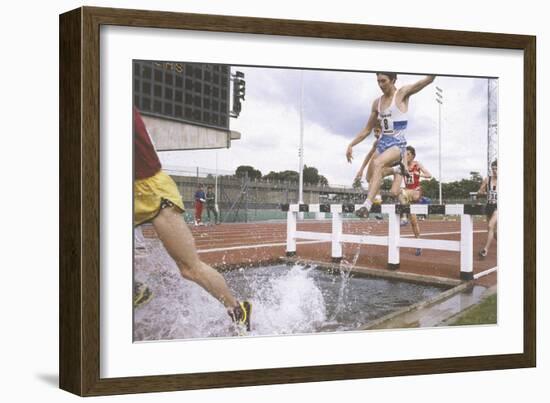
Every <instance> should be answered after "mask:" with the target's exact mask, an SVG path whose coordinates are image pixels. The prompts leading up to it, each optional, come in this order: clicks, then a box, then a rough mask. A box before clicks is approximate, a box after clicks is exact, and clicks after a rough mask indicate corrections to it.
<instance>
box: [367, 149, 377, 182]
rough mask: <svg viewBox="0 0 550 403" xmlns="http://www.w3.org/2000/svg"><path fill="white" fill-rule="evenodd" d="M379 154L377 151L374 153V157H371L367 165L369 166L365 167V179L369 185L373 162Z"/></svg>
mask: <svg viewBox="0 0 550 403" xmlns="http://www.w3.org/2000/svg"><path fill="white" fill-rule="evenodd" d="M379 155H380V154H378V151H375V152H374V155H373V156H372V159H371V161H370V163H369V165H368V166H367V176H366V179H367V182H368V183H370V180H371V178H372V172H373V171H374V164H373V162H374V161H375V160H376V159H377V158H378V157H379Z"/></svg>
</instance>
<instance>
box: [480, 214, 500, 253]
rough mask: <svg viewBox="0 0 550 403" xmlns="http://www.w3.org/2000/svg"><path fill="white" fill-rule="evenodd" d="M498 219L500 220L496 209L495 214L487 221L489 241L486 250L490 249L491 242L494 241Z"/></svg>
mask: <svg viewBox="0 0 550 403" xmlns="http://www.w3.org/2000/svg"><path fill="white" fill-rule="evenodd" d="M497 221H498V210H495V211H494V212H493V215H492V216H491V219H490V220H489V222H488V223H487V229H488V230H489V232H488V233H487V242H486V243H485V247H484V248H483V249H485V251H487V252H488V251H489V248H490V247H491V243H492V242H493V238H494V237H495V232H496V230H497Z"/></svg>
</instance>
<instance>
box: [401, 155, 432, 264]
mask: <svg viewBox="0 0 550 403" xmlns="http://www.w3.org/2000/svg"><path fill="white" fill-rule="evenodd" d="M415 158H416V150H415V149H414V147H413V146H407V164H408V170H409V176H408V177H405V178H404V181H405V189H403V190H402V191H401V195H400V196H399V201H400V203H402V204H411V203H417V202H418V201H419V200H420V198H421V197H422V185H421V184H420V178H426V179H429V178H431V177H432V174H431V173H430V172H429V171H428V170H427V169H426V168H424V166H423V165H422V164H421V163H420V162H418V161H415ZM401 225H407V221H406V218H405V220H404V221H402V222H401ZM411 226H412V229H413V232H414V237H415V238H420V227H419V226H418V219H417V218H416V214H411ZM421 253H422V250H421V249H420V248H417V249H416V252H415V254H416V256H420V254H421Z"/></svg>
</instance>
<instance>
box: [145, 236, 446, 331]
mask: <svg viewBox="0 0 550 403" xmlns="http://www.w3.org/2000/svg"><path fill="white" fill-rule="evenodd" d="M350 267H351V265H350ZM342 273H344V274H342ZM134 276H135V279H136V280H137V281H141V282H144V283H146V284H147V285H148V286H149V288H151V290H152V291H153V294H154V296H153V299H152V300H151V301H150V302H148V303H147V304H145V305H144V306H142V307H139V308H137V309H135V310H134V340H135V341H145V340H174V339H189V338H206V337H228V336H235V335H237V331H236V328H235V326H234V325H233V324H232V322H231V320H230V318H229V316H228V315H227V312H226V310H225V308H224V307H223V306H222V304H220V303H219V302H218V301H217V300H216V299H215V298H213V297H212V296H210V295H209V294H208V293H207V292H206V291H204V290H203V289H202V288H201V287H199V286H198V285H196V284H195V283H193V282H190V281H187V280H185V279H183V278H182V277H181V275H180V274H179V271H178V269H177V268H176V266H175V264H174V262H173V261H172V259H171V258H170V257H169V256H168V255H167V253H166V252H165V251H164V248H162V246H161V245H160V243H159V242H158V241H156V242H155V241H148V245H147V248H146V252H141V253H139V254H138V253H137V252H136V255H135V271H134ZM223 276H224V277H225V279H226V281H227V283H228V285H229V288H230V289H231V290H232V291H233V292H234V294H235V296H236V298H237V299H239V300H244V299H246V300H249V301H251V303H252V315H251V318H252V331H251V332H250V333H249V335H252V336H258V335H284V334H298V333H315V332H325V331H341V330H352V329H357V328H358V327H360V326H362V325H364V324H366V323H367V322H369V321H370V320H372V319H376V318H377V317H380V316H382V315H385V314H387V313H389V312H392V311H393V310H395V309H398V308H401V307H403V306H407V305H410V304H412V303H415V302H418V301H421V300H424V299H426V298H430V297H432V296H434V295H435V294H437V293H439V292H441V289H440V288H437V287H427V286H421V285H417V284H410V283H402V282H394V281H388V280H383V279H374V278H361V277H356V276H353V275H351V272H350V270H342V271H341V274H340V275H334V274H331V273H329V272H327V271H325V270H321V269H318V268H315V267H304V266H300V265H294V266H292V267H289V266H286V265H275V266H269V267H254V268H241V269H238V270H232V271H228V272H224V273H223Z"/></svg>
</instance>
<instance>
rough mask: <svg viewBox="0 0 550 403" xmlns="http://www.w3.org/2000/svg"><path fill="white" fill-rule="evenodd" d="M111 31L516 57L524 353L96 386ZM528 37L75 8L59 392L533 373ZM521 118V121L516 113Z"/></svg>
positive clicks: (67, 40) (66, 83) (65, 135)
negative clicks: (105, 60) (105, 56)
mask: <svg viewBox="0 0 550 403" xmlns="http://www.w3.org/2000/svg"><path fill="white" fill-rule="evenodd" d="M102 25H117V26H130V27H143V28H145V27H147V28H169V29H185V30H198V31H212V32H220V33H249V34H258V35H285V36H298V37H314V38H332V39H351V40H357V41H382V42H398V43H415V44H430V45H449V46H465V47H480V48H493V49H516V50H522V51H523V52H524V54H523V60H524V77H523V80H524V83H523V84H524V99H523V105H524V110H523V115H524V132H523V136H524V149H523V156H524V161H525V164H524V194H525V198H524V200H523V202H524V228H523V239H524V256H523V261H524V267H523V279H524V289H523V298H524V304H523V315H524V316H523V317H524V324H523V343H524V348H523V353H520V354H503V355H490V356H468V357H456V358H436V359H420V360H406V361H405V360H404V361H391V362H375V363H353V364H352V363H350V364H342V365H321V366H305V367H289V368H275V369H253V370H238V371H224V372H205V373H192V374H173V375H157V376H139V377H125V378H101V377H100V315H99V308H100V306H99V301H100V299H99V289H100V276H99V264H100V263H99V262H100V259H99V249H100V236H101V234H100V231H99V228H100V225H99V222H100V214H99V205H100V172H99V161H100V144H99V138H100V137H99V131H100V126H99V122H100V120H99V114H100V101H99V99H100V98H99V91H100V86H99V82H100V80H99V74H100V57H99V55H100V40H99V37H100V27H101V26H102ZM535 61H536V40H535V37H534V36H526V35H509V34H496V33H480V32H461V31H446V30H433V29H418V28H402V27H388V26H372V25H356V24H339V23H328V22H314V21H294V20H277V19H264V18H249V17H229V16H219V15H201V14H183V13H170V12H158V11H142V10H121V9H108V8H95V7H82V8H79V9H76V10H73V11H70V12H67V13H65V14H62V15H61V16H60V89H59V90H60V115H59V116H60V296H59V298H60V344H59V352H60V356H59V360H60V387H61V388H62V389H64V390H67V391H69V392H72V393H75V394H77V395H81V396H94V395H111V394H121V393H141V392H160V391H172V390H188V389H201V388H219V387H235V386H249V385H265V384H280V383H297V382H314V381H328V380H344V379H358V378H371V377H372V378H375V377H388V376H402V375H420V374H433V373H449V372H459V371H481V370H496V369H509V368H524V367H533V366H535V365H536V306H535V302H536V287H535V284H536V141H535V137H536V136H535V133H536V132H535V131H536V63H535ZM518 113H519V111H518Z"/></svg>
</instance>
